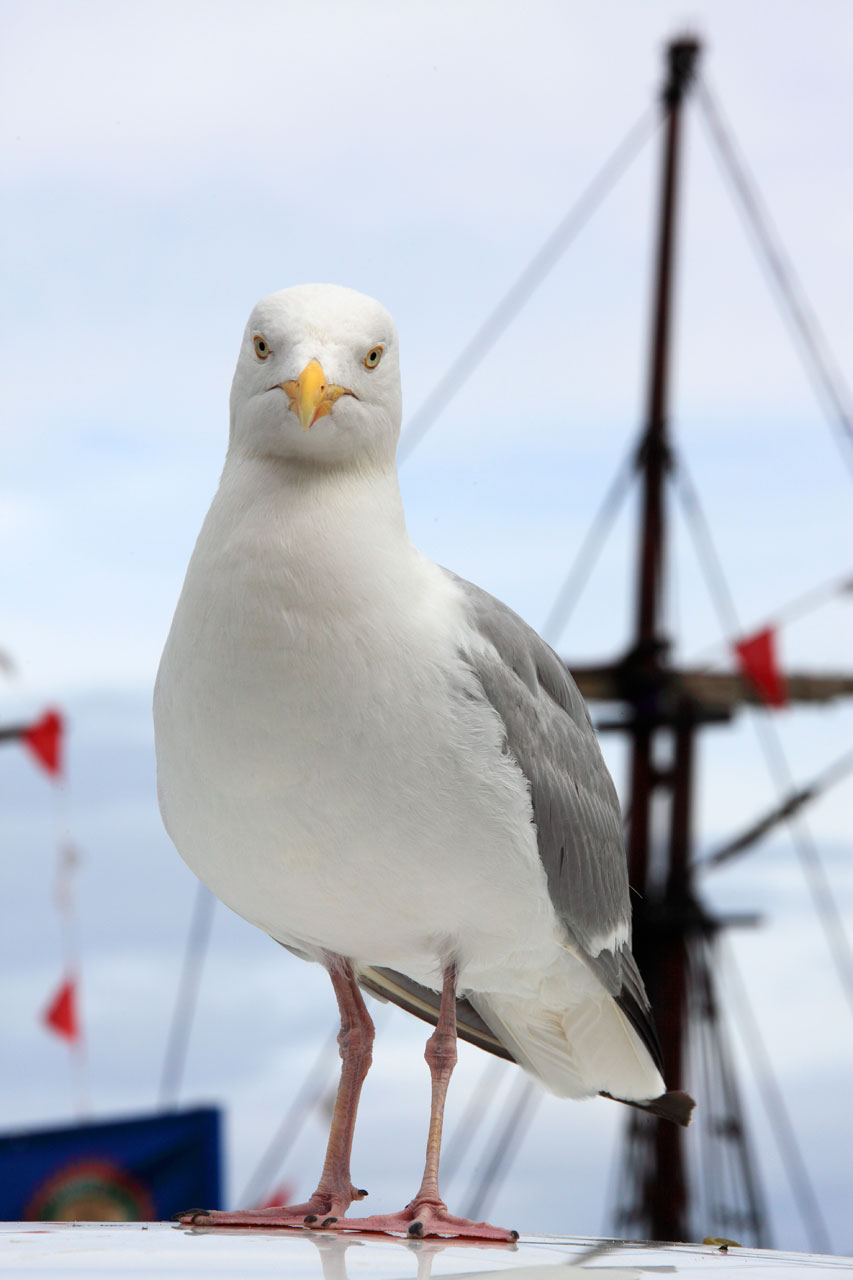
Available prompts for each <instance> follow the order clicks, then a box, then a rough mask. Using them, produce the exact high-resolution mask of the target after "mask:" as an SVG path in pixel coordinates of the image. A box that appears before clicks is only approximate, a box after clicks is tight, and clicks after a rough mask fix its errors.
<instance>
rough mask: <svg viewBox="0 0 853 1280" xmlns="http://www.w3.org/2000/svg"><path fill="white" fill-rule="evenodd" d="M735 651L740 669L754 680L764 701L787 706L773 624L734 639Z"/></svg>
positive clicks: (777, 705)
mask: <svg viewBox="0 0 853 1280" xmlns="http://www.w3.org/2000/svg"><path fill="white" fill-rule="evenodd" d="M734 649H735V653H736V654H737V657H738V661H739V662H740V669H741V673H742V674H743V675H744V676H746V678H747V679H748V680H751V681H752V683H753V684H754V685H755V687H756V689H757V690H758V692H759V693H760V694H761V696H762V698H763V699H764V701H765V702H766V703H767V704H768V706H771V707H784V706H785V705H786V704H787V701H788V690H787V688H786V685H785V677H784V676H783V675H782V672H781V671H780V670H779V663H778V661H777V658H776V632H775V630H774V629H773V628H772V627H765V628H764V630H763V631H756V633H755V635H752V636H747V637H746V638H745V639H744V640H738V641H736V642H735V646H734Z"/></svg>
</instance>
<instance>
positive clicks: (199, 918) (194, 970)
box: [158, 880, 216, 1108]
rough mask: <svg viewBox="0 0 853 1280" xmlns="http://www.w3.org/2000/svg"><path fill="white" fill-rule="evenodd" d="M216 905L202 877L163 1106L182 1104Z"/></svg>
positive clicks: (166, 1064)
mask: <svg viewBox="0 0 853 1280" xmlns="http://www.w3.org/2000/svg"><path fill="white" fill-rule="evenodd" d="M215 906H216V899H215V898H214V896H213V894H212V893H211V892H210V890H209V889H208V888H207V887H206V886H205V885H203V884H202V882H201V881H200V880H199V881H198V883H197V885H196V894H195V905H194V907H193V914H192V920H191V921H190V929H189V933H188V935H187V945H186V950H185V952H184V964H183V968H182V970H181V977H180V981H179V982H178V989H177V992H176V995H175V1007H174V1010H173V1012H172V1025H171V1028H170V1030H169V1038H168V1040H167V1041H166V1054H165V1057H164V1059H163V1072H162V1075H161V1076H160V1092H159V1094H158V1105H159V1106H160V1107H162V1108H165V1107H175V1106H177V1104H178V1094H179V1092H180V1088H181V1081H182V1079H183V1075H184V1066H185V1065H186V1060H187V1049H188V1047H189V1042H190V1031H191V1030H192V1024H193V1018H194V1016H195V1009H196V1004H197V1002H198V993H199V987H200V985H201V973H202V969H203V968H204V961H205V956H206V954H207V944H208V942H209V941H210V925H211V922H212V920H213V909H214V907H215Z"/></svg>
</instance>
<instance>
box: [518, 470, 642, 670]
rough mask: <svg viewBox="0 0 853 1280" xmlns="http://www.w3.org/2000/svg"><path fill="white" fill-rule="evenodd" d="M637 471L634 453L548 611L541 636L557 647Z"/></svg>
mask: <svg viewBox="0 0 853 1280" xmlns="http://www.w3.org/2000/svg"><path fill="white" fill-rule="evenodd" d="M636 474H637V472H636V469H635V463H634V457H633V455H631V456H629V457H627V458H625V459H624V460H623V462H622V463H621V465H620V467H619V469H618V471H617V472H616V474H615V476H614V477H613V479H612V481H611V482H610V486H609V488H608V489H607V491H606V492H605V494H604V497H603V498H602V500H601V505H600V506H599V508H598V510H597V511H596V513H595V515H594V516H593V519H592V524H591V525H590V526H589V529H588V530H587V534H586V537H585V538H584V540H583V542H582V543H581V545H580V547H579V548H578V550H577V553H576V555H575V558H574V560H573V562H572V564H571V566H570V568H569V572H568V573H567V574H566V576H565V578H564V579H563V582H562V585H561V587H560V589H559V591H558V592H557V594H556V596H555V597H554V603H553V604H552V605H551V608H550V609H549V610H548V616H547V617H546V619H545V621H544V623H543V625H542V632H541V634H542V638H543V639H544V640H547V642H548V644H550V645H551V646H552V647H554V648H556V646H557V644H558V643H559V641H560V637H561V636H562V634H563V632H564V631H565V629H566V627H567V625H568V622H569V619H570V617H571V616H572V614H573V612H574V610H575V606H576V605H577V603H578V600H579V599H580V597H581V594H582V592H583V589H584V587H585V586H586V584H587V582H588V581H589V575H590V573H591V572H592V569H593V566H594V564H595V562H596V560H597V559H598V557H599V555H600V554H601V550H602V548H603V546H604V543H605V541H606V540H607V535H608V534H609V533H610V530H611V529H612V528H613V522H614V520H615V519H616V516H617V515H618V513H619V510H620V508H621V506H622V502H623V500H624V498H625V495H626V493H627V492H628V490H629V489H630V487H631V483H632V481H633V479H634V477H635V475H636Z"/></svg>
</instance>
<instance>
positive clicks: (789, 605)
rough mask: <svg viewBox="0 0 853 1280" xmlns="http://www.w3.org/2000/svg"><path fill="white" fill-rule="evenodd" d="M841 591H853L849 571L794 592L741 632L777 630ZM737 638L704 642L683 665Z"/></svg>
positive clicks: (705, 657) (730, 644)
mask: <svg viewBox="0 0 853 1280" xmlns="http://www.w3.org/2000/svg"><path fill="white" fill-rule="evenodd" d="M845 592H846V593H853V576H851V574H850V573H844V574H842V575H841V576H840V577H838V576H836V577H834V578H830V579H829V580H828V581H826V582H821V583H819V584H818V585H817V586H815V587H811V588H810V589H809V590H808V591H803V592H802V593H801V594H800V595H798V596H795V597H794V598H793V600H788V601H787V602H786V603H785V604H783V605H781V606H780V607H779V608H778V609H777V610H776V611H775V613H772V614H771V615H770V617H768V618H765V619H764V621H763V622H760V623H757V624H755V625H754V626H751V627H749V628H747V630H746V632H745V633H744V634H745V635H747V636H751V635H755V633H756V632H758V631H764V630H768V629H769V630H773V631H778V630H779V628H780V627H781V626H783V625H784V624H786V623H788V622H791V621H792V620H793V619H794V618H802V617H804V616H805V615H806V614H809V613H813V612H814V611H815V610H816V609H819V608H820V607H821V606H822V605H824V604H828V602H829V601H830V600H835V599H836V598H837V597H838V596H840V595H842V594H844V593H845ZM739 639H742V637H741V636H736V635H732V636H728V637H727V638H725V639H722V640H715V641H713V643H712V644H708V645H705V647H704V648H703V649H701V650H699V651H698V652H697V653H695V654H693V655H692V656H691V657H690V658H688V659H687V660H686V663H685V665H687V666H693V665H694V664H696V663H703V662H706V661H707V660H708V657H709V656H713V655H714V654H715V653H717V652H718V651H719V650H720V649H722V648H725V649H727V650H729V651H731V650H732V649H733V648H734V645H735V641H736V640H739Z"/></svg>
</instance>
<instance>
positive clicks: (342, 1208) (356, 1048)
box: [178, 956, 373, 1227]
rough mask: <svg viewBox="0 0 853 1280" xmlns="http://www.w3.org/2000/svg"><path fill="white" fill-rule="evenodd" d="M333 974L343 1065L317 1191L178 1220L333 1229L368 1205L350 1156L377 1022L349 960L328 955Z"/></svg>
mask: <svg viewBox="0 0 853 1280" xmlns="http://www.w3.org/2000/svg"><path fill="white" fill-rule="evenodd" d="M328 969H329V976H330V977H331V979H332V986H333V987H334V989H335V995H336V996H337V999H338V1008H339V1009H340V1012H341V1030H340V1034H339V1035H338V1044H339V1045H340V1050H341V1059H342V1066H341V1082H340V1084H339V1085H338V1093H337V1097H336V1098H335V1109H334V1112H333V1114H332V1127H331V1129H330V1130H329V1143H328V1146H327V1148H326V1160H325V1163H324V1164H323V1172H322V1174H321V1175H320V1181H319V1183H318V1184H317V1190H316V1191H315V1192H314V1194H313V1195H312V1196H311V1198H310V1200H306V1201H305V1202H304V1203H303V1204H294V1205H283V1206H281V1207H276V1208H272V1209H238V1210H235V1211H234V1212H233V1213H230V1212H223V1211H220V1210H211V1211H210V1212H205V1211H204V1210H201V1209H189V1210H187V1212H186V1213H181V1214H179V1215H178V1219H179V1221H180V1222H184V1223H186V1224H188V1225H192V1226H204V1227H303V1226H312V1225H314V1224H315V1223H317V1224H318V1225H321V1226H330V1225H331V1224H332V1223H334V1222H337V1221H338V1219H340V1218H343V1216H344V1214H345V1213H346V1211H347V1209H348V1208H349V1206H350V1205H351V1204H352V1202H353V1200H363V1199H364V1197H365V1196H366V1195H367V1192H366V1191H359V1190H358V1188H357V1187H354V1186H353V1184H352V1179H351V1177H350V1156H351V1154H352V1139H353V1133H354V1131H355V1116H356V1112H357V1110H358V1100H359V1096H360V1094H361V1086H362V1085H363V1084H364V1078H365V1076H366V1075H367V1072H368V1069H369V1067H370V1063H371V1061H372V1052H371V1051H372V1048H373V1022H372V1020H371V1017H370V1014H369V1013H368V1012H367V1008H366V1006H365V1003H364V1000H363V999H362V995H361V992H360V990H359V988H358V983H357V982H356V978H355V974H354V972H353V968H352V965H351V963H350V962H349V960H344V959H342V958H341V957H339V956H329V958H328Z"/></svg>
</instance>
